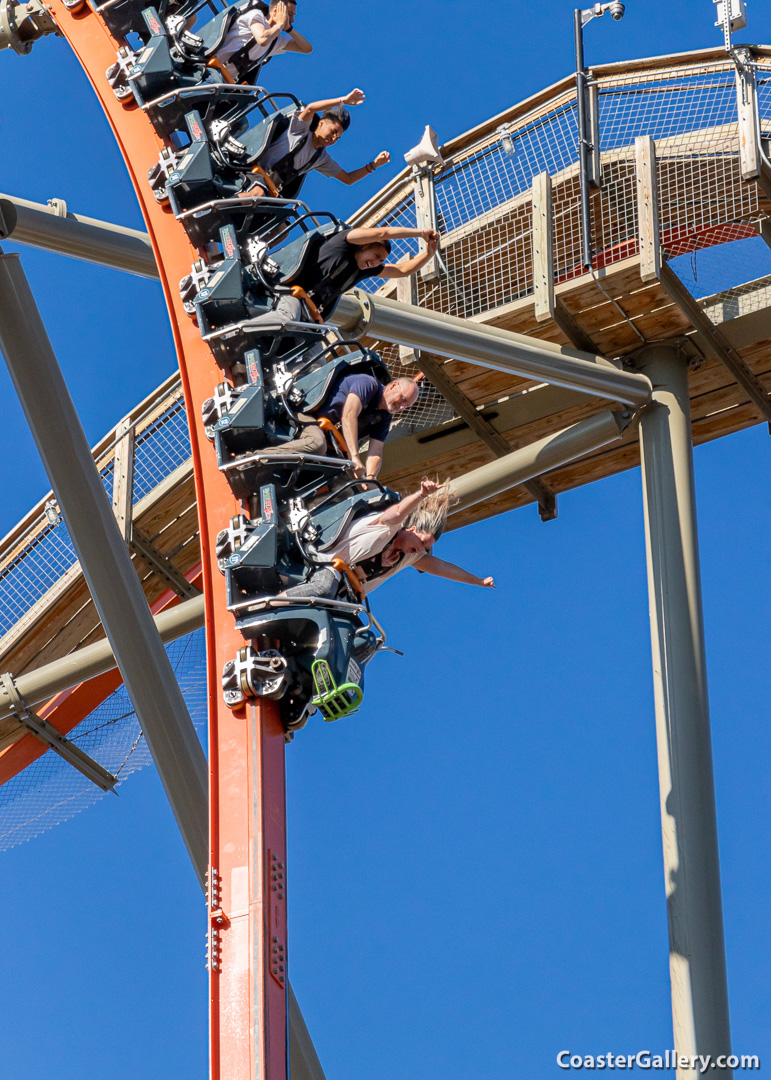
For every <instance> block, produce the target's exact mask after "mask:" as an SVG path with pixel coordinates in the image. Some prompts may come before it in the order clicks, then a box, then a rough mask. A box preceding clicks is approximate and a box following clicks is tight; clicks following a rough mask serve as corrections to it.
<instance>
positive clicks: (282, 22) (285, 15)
mask: <svg viewBox="0 0 771 1080" xmlns="http://www.w3.org/2000/svg"><path fill="white" fill-rule="evenodd" d="M268 19H269V22H270V24H271V26H280V27H281V28H282V29H283V28H284V27H285V26H287V25H288V23H289V11H288V9H287V6H286V4H285V3H284V2H283V0H280V3H278V4H276V6H275V7H274V8H273V10H272V11H271V13H270V15H269V16H268Z"/></svg>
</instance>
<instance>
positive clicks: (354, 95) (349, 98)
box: [342, 89, 367, 105]
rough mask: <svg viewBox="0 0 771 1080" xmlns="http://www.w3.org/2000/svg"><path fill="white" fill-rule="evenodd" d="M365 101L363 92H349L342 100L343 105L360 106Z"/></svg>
mask: <svg viewBox="0 0 771 1080" xmlns="http://www.w3.org/2000/svg"><path fill="white" fill-rule="evenodd" d="M366 100H367V95H366V94H365V93H364V91H363V90H358V89H357V90H351V92H350V94H346V95H345V97H344V98H343V99H342V102H343V105H361V104H362V102H364V101H366Z"/></svg>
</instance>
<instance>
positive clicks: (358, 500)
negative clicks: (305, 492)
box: [310, 481, 399, 551]
mask: <svg viewBox="0 0 771 1080" xmlns="http://www.w3.org/2000/svg"><path fill="white" fill-rule="evenodd" d="M352 483H353V484H357V485H358V484H365V483H367V481H353V482H352ZM370 483H371V481H370ZM398 501H399V495H398V494H397V493H396V492H395V491H390V490H389V489H388V488H381V487H379V486H371V487H369V488H368V489H366V490H364V491H356V492H354V493H353V494H351V488H350V486H347V487H346V488H342V489H341V490H340V491H339V492H337V493H336V494H335V496H334V497H333V499H332V501H330V502H328V503H326V502H325V503H322V504H321V505H320V506H319V507H317V508H316V509H315V510H311V512H310V521H311V524H312V525H313V527H314V528H315V529H316V531H317V533H318V538H317V539H316V541H315V545H314V546H315V547H316V548H318V549H319V550H321V551H330V550H331V549H332V548H333V547H334V545H335V544H336V543H338V542H339V540H340V537H341V536H342V535H343V534H344V533H345V531H346V530H347V529H348V528H350V526H351V524H352V523H353V522H354V521H355V520H356V519H357V518H360V517H363V516H364V515H365V514H376V513H382V512H383V511H384V510H386V509H387V508H388V507H389V506H391V505H393V503H396V502H398Z"/></svg>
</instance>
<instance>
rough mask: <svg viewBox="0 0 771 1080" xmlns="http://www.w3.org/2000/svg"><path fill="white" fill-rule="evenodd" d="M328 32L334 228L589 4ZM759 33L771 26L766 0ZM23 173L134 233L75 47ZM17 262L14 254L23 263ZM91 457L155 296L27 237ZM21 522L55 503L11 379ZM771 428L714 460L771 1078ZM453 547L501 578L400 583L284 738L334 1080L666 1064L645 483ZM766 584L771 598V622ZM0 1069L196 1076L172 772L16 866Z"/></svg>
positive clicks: (667, 34) (730, 812)
mask: <svg viewBox="0 0 771 1080" xmlns="http://www.w3.org/2000/svg"><path fill="white" fill-rule="evenodd" d="M301 10H302V12H303V14H302V17H301V19H298V25H299V26H300V27H301V28H302V29H303V30H307V34H308V36H309V37H310V38H311V40H313V41H314V43H315V44H316V46H317V50H316V53H315V54H314V56H313V57H311V58H309V59H302V58H282V59H281V60H279V61H277V62H276V63H275V64H274V65H272V66H271V68H270V69H268V70H269V72H270V75H271V78H272V79H273V80H274V85H275V86H276V87H277V88H282V89H283V88H290V89H292V90H294V91H295V92H296V93H297V94H298V96H300V97H301V98H304V99H305V100H311V99H313V98H315V97H323V96H326V95H327V94H330V95H338V94H342V93H344V92H345V91H346V90H348V89H350V88H351V87H352V86H354V85H359V86H362V87H363V88H364V89H365V90H366V91H367V93H368V97H369V100H368V103H367V105H366V106H365V107H364V108H363V109H361V110H359V111H358V113H357V114H356V116H355V124H354V125H353V126H352V128H351V131H350V132H349V133H348V134H347V135H346V138H345V141H344V142H343V143H341V146H340V152H339V156H340V159H341V160H342V161H343V163H344V164H345V165H346V166H348V165H351V166H354V167H355V166H357V165H359V164H361V163H362V162H363V161H366V160H368V159H369V158H371V157H372V156H374V154H375V153H376V152H377V151H378V150H380V149H383V148H389V149H391V151H392V153H393V155H394V158H395V164H394V165H393V166H392V167H391V168H392V172H391V173H389V172H388V171H384V172H382V173H380V174H379V176H378V179H377V180H372V181H365V182H363V183H362V184H361V185H359V186H358V187H357V188H351V189H347V188H344V187H342V186H341V185H337V184H335V183H334V182H332V181H323V180H319V181H316V180H314V181H313V184H312V185H311V184H309V185H308V187H307V188H306V194H307V196H308V199H309V201H310V202H311V203H313V204H314V205H316V206H317V207H319V208H322V207H323V208H325V209H333V210H335V211H336V212H338V213H339V214H340V215H345V214H346V213H348V212H350V211H351V210H353V209H354V208H355V207H356V206H357V205H358V204H359V203H360V202H362V201H364V199H366V198H368V197H369V195H370V194H372V193H374V191H375V190H376V188H377V186H378V183H379V180H380V179H382V180H383V181H385V180H387V179H388V176H389V175H390V174H392V173H393V172H395V171H396V170H397V169H398V168H399V164H400V162H401V154H402V153H403V152H404V151H405V150H407V149H409V147H410V146H412V145H413V144H414V143H415V142H416V141H417V140H418V138H419V137H420V134H421V132H422V129H423V126H424V125H425V124H426V123H431V124H432V125H433V126H434V127H435V128H436V130H437V131H438V132H439V135H440V138H441V139H449V138H450V137H452V136H453V135H456V134H459V133H461V132H462V131H464V130H465V129H467V128H468V127H470V126H472V125H473V124H475V123H477V122H479V121H481V120H483V119H485V118H486V117H487V116H489V115H491V114H493V113H495V112H498V111H499V110H501V109H503V108H505V107H506V106H507V105H509V104H511V103H513V102H515V101H517V100H520V99H521V98H523V97H526V96H527V95H528V94H530V93H532V92H534V91H536V90H538V89H539V88H541V87H542V86H544V85H546V84H548V83H550V82H553V81H556V80H557V79H558V78H560V77H561V76H563V75H564V74H566V73H567V72H568V71H569V70H570V67H571V64H572V38H571V19H572V8H571V7H570V6H568V5H566V4H564V3H557V2H556V0H545V2H544V3H540V4H531V5H527V6H526V5H522V4H510V3H506V4H504V3H502V2H495V3H492V4H489V5H488V6H486V7H484V8H478V7H472V6H470V5H465V4H461V3H458V2H457V0H444V2H441V3H440V2H438V0H431V2H424V3H420V4H410V5H408V4H406V3H404V2H402V0H397V2H393V3H385V2H381V3H377V4H375V3H373V2H371V0H367V2H365V3H362V4H358V5H355V6H354V5H350V4H345V5H344V4H341V3H338V4H333V3H331V2H330V0H325V2H323V3H319V4H313V3H312V0H305V2H304V3H303V5H302V9H301ZM712 19H713V5H712V4H711V3H710V2H709V0H672V2H669V3H663V2H655V3H654V2H639V0H638V2H635V0H630V3H629V4H628V7H627V15H626V18H625V19H624V21H623V22H621V23H619V24H616V23H611V22H610V21H609V20H608V19H604V20H602V21H601V22H595V23H594V24H593V25H592V26H591V27H590V28H589V29H588V30H587V58H588V60H589V61H590V62H592V61H595V62H599V61H602V60H615V59H622V58H626V57H633V56H644V55H655V54H658V53H661V52H664V51H667V52H677V51H684V50H686V49H689V48H696V47H701V46H705V45H713V44H715V45H716V44H719V41H720V36H719V33H718V31H717V30H715V29H714V28H713V27H712ZM742 36H743V37H744V39H745V40H752V41H766V42H768V41H771V12H769V9H768V7H765V6H764V5H761V3H760V2H759V0H755V2H754V3H751V5H750V27H749V30H748V31H747V32H745V34H744V35H742ZM0 93H1V94H2V99H1V100H2V103H3V104H2V107H0V189H1V190H3V191H7V192H10V193H13V194H18V195H23V196H25V197H27V198H32V199H38V200H41V201H45V199H46V198H48V197H51V196H58V197H60V198H65V199H66V200H67V201H68V203H69V205H70V208H71V209H73V210H75V211H80V212H83V213H87V214H91V215H92V216H95V217H104V218H108V219H112V220H115V221H118V222H120V223H123V224H133V225H137V226H138V225H140V219H139V214H138V210H137V208H136V204H135V202H134V197H133V194H132V192H131V189H130V186H129V183H128V180H127V178H126V176H125V174H124V172H123V168H122V165H121V162H120V160H119V158H118V154H117V151H116V150H115V148H114V145H113V143H112V138H111V136H110V133H109V131H108V129H107V125H106V123H105V122H104V120H103V119H102V117H101V114H100V113H99V110H98V107H97V105H96V103H95V100H94V99H93V96H92V93H91V91H90V89H89V87H88V85H87V84H86V81H85V79H84V78H83V77H82V75H81V73H80V71H79V69H78V68H77V65H76V64H75V62H74V60H73V58H72V57H71V55H70V54H69V52H68V49H67V47H66V46H65V45H64V44H63V43H62V42H59V41H56V40H53V39H50V40H47V41H45V42H43V43H41V44H39V45H37V46H36V47H35V49H34V50H33V52H32V54H31V55H30V56H29V57H26V58H19V57H16V56H14V55H12V54H9V53H5V54H3V55H2V56H0ZM7 247H8V248H11V245H7ZM22 254H23V261H24V266H25V268H26V270H27V273H28V275H29V278H30V280H31V282H32V285H33V288H34V290H35V292H36V295H37V297H38V302H39V305H40V307H41V309H42V311H43V314H44V317H45V319H46V323H47V326H48V329H49V333H50V335H51V338H52V340H53V342H54V345H55V347H56V349H57V353H58V355H59V358H60V361H61V363H62V366H63V368H64V371H65V374H66V377H67V379H68V382H69V384H70V387H71V389H72V393H73V397H74V398H75V401H76V404H77V406H78V408H79V410H80V412H81V416H82V418H83V421H84V425H85V427H86V430H87V433H88V435H89V438H90V439H91V441H92V442H95V441H96V440H97V439H98V438H99V437H100V436H101V435H102V434H103V433H104V432H105V431H106V430H107V429H108V428H109V427H111V426H112V425H113V424H114V423H115V422H116V421H117V420H118V419H119V418H120V416H122V415H123V414H124V413H125V412H127V411H128V410H129V409H130V408H131V407H132V406H133V405H134V404H135V403H136V401H137V400H138V399H139V398H140V397H141V396H143V395H144V394H146V393H148V392H149V391H151V390H152V389H153V388H154V387H155V386H156V385H157V384H158V383H159V382H160V381H161V380H162V379H163V378H164V377H165V376H166V375H167V374H169V373H170V372H171V370H172V367H173V363H174V360H173V355H172V352H171V346H170V335H169V332H168V328H167V325H166V321H165V314H164V311H163V306H162V301H161V296H160V291H159V289H158V287H157V286H156V285H154V284H153V283H151V282H144V281H141V280H139V279H135V278H131V277H128V276H125V275H120V274H118V273H115V272H111V271H107V270H100V269H97V268H91V267H88V266H86V265H84V264H81V263H75V262H69V261H66V260H64V259H61V258H59V257H56V256H49V255H44V254H42V253H37V252H33V251H30V250H24V251H23V253H22ZM0 394H2V400H3V402H4V403H5V408H4V424H3V426H2V429H0V446H1V448H2V455H3V456H2V460H3V462H4V468H3V479H4V483H3V501H2V504H0V533H5V532H7V531H8V529H10V528H11V527H12V526H13V525H14V524H15V523H16V521H17V520H18V519H19V518H20V517H21V516H22V515H23V514H24V513H25V511H26V510H27V509H28V508H29V507H30V505H31V504H32V503H33V502H34V501H35V500H37V498H39V497H40V496H41V495H43V494H44V493H45V491H46V490H47V488H48V485H47V483H46V480H45V477H44V474H43V471H42V468H41V466H40V464H39V461H38V459H37V456H36V453H35V450H34V447H33V445H32V441H31V439H30V437H29V435H28V432H27V430H26V426H25V422H24V420H23V417H22V415H21V411H20V409H19V408H18V406H17V404H16V402H15V400H14V397H13V391H12V389H11V387H10V384H9V382H8V380H7V377H6V374H5V371H4V370H2V371H0ZM769 456H770V455H769V437H768V432H767V429H766V428H765V427H764V426H758V427H756V428H754V429H752V430H750V431H747V432H744V433H741V434H738V435H735V436H732V437H730V438H728V439H724V440H721V441H720V442H718V443H713V444H711V445H709V446H706V447H702V448H700V449H699V450H697V452H696V475H697V488H698V499H699V513H700V532H701V542H702V564H703V565H702V569H703V577H704V591H705V618H706V629H707V644H708V658H709V678H710V692H711V704H712V714H713V741H714V747H715V771H716V786H717V801H718V819H719V825H720V841H721V860H722V871H723V888H724V903H725V919H726V938H727V952H728V971H729V984H730V994H731V1009H732V1022H733V1033H734V1046H735V1048H736V1050H737V1052H739V1053H755V1054H759V1055H760V1058H761V1061H762V1062H763V1061H765V1063H766V1067H768V1062H769V1061H771V1031H770V1029H769V1025H768V1014H769V991H770V990H771V985H769V984H770V983H771V977H770V976H769V972H770V971H771V946H770V945H769V935H768V899H767V898H768V894H769V888H770V887H771V870H769V867H771V836H769V830H768V804H767V797H766V795H765V792H766V791H767V788H768V777H769V771H770V769H771V740H769V734H768V707H767V699H768V680H767V675H766V672H767V670H768V660H767V657H768V632H767V615H768V612H767V608H768V605H767V590H766V585H767V580H768V544H767V535H768V513H767V503H768V499H767V490H768V482H767V477H768V467H769ZM441 554H442V555H443V556H444V557H446V558H450V559H454V560H456V561H458V562H461V563H463V564H464V565H468V566H470V567H471V568H473V569H475V570H478V571H479V572H480V573H492V574H494V575H495V577H496V580H497V582H498V586H499V588H498V590H497V591H496V592H486V591H482V590H474V589H464V588H462V587H460V586H457V587H453V586H451V585H449V584H447V583H441V582H438V581H433V580H426V579H425V578H424V577H421V578H418V576H417V575H415V574H411V573H409V572H408V573H405V574H403V575H401V576H400V577H399V578H397V579H396V581H395V582H393V583H392V584H389V585H388V586H387V587H386V588H384V589H382V590H381V591H380V592H379V593H378V594H377V608H376V610H377V614H378V617H379V618H380V619H381V621H383V622H384V624H385V625H386V627H387V628H388V630H389V632H390V637H391V641H392V643H393V644H394V645H395V646H397V647H399V648H402V649H404V650H405V653H406V655H405V657H404V658H403V659H399V658H397V657H394V656H389V655H386V656H384V657H380V658H378V659H377V660H376V661H375V662H374V663H373V665H372V667H371V668H370V669H369V674H368V685H367V697H366V702H365V707H364V709H363V710H362V712H361V713H360V714H359V715H358V716H357V717H355V718H353V719H352V720H350V721H348V722H344V723H339V724H334V725H324V724H322V723H321V722H319V721H316V722H314V723H312V724H311V725H309V727H308V728H307V729H306V730H305V731H303V732H302V733H300V735H299V736H298V737H297V738H296V739H295V741H294V743H293V744H292V745H291V746H290V747H289V750H288V754H287V761H288V778H289V826H290V862H289V867H290V875H291V879H290V885H291V893H290V898H291V916H290V917H291V935H292V936H291V944H290V955H291V971H292V981H293V984H294V986H295V989H296V991H297V994H298V997H299V998H300V1002H301V1005H302V1007H303V1010H304V1012H305V1014H306V1018H307V1021H308V1024H309V1026H310V1029H311V1032H312V1034H313V1036H314V1039H315V1042H316V1045H317V1048H318V1050H319V1053H320V1056H321V1059H322V1061H323V1063H324V1065H325V1068H326V1070H327V1076H328V1078H329V1080H358V1078H360V1077H361V1076H362V1074H363V1073H364V1072H365V1071H366V1075H367V1077H368V1080H394V1078H398V1080H408V1078H410V1080H411V1078H412V1077H415V1076H420V1077H421V1078H426V1080H433V1078H439V1077H441V1078H442V1080H461V1078H463V1080H466V1078H468V1077H480V1078H481V1077H485V1078H486V1077H489V1076H491V1075H498V1076H512V1077H526V1078H528V1080H542V1078H551V1077H556V1076H561V1075H563V1074H562V1073H561V1071H560V1070H559V1069H558V1068H557V1066H556V1063H555V1056H556V1054H557V1052H558V1051H559V1050H562V1049H568V1050H571V1051H573V1052H579V1053H605V1052H607V1051H608V1050H610V1051H612V1052H613V1053H634V1052H636V1051H638V1050H643V1049H650V1050H651V1051H654V1052H655V1051H663V1050H664V1049H666V1048H667V1047H670V1046H671V1045H672V1037H671V1021H670V1012H669V986H668V967H667V931H666V912H665V903H664V886H663V873H662V858H661V840H660V826H659V809H658V788H657V778H656V757H655V737H654V726H653V707H652V693H651V682H650V652H649V636H648V625H647V596H646V582H645V564H644V549H643V526H642V508H641V499H640V479H639V473H638V472H637V471H635V472H631V473H628V474H624V475H622V476H619V477H615V478H612V479H609V480H606V481H603V482H602V483H599V484H595V485H593V486H591V487H589V488H586V489H583V490H580V491H576V492H572V493H569V494H567V495H564V496H562V497H561V499H560V517H559V519H558V521H556V522H553V523H550V524H547V525H543V524H541V523H540V522H539V520H538V517H537V514H536V512H535V510H534V509H533V508H529V509H526V510H524V511H519V512H517V513H515V514H509V515H505V516H503V517H501V518H498V519H496V520H494V521H491V522H487V523H485V524H482V525H479V526H475V527H474V528H472V529H467V530H463V531H462V532H460V533H456V534H452V535H450V536H448V537H447V538H446V539H444V540H443V541H442V550H441ZM764 601H765V610H764ZM2 861H3V881H4V885H5V887H4V898H5V911H6V917H5V925H6V934H5V941H4V948H3V959H2V961H1V962H0V970H2V978H0V1015H3V1016H4V1017H5V1018H6V1022H5V1024H4V1031H3V1069H2V1073H0V1075H2V1076H8V1077H9V1078H11V1077H12V1078H13V1080H33V1078H34V1080H54V1078H55V1080H81V1078H85V1077H91V1076H95V1075H109V1076H110V1077H112V1078H113V1080H124V1078H129V1077H131V1078H132V1080H133V1078H135V1077H142V1078H143V1080H156V1078H158V1080H160V1078H164V1080H167V1078H169V1077H177V1076H179V1077H182V1076H184V1077H186V1078H194V1077H201V1078H203V1077H204V1076H205V1075H206V973H205V968H204V963H205V959H204V957H205V946H204V936H203V935H204V907H203V901H202V898H201V895H200V892H199V891H198V888H197V885H196V883H195V879H194V877H193V874H192V871H191V870H190V868H189V866H188V864H187V861H186V855H185V853H184V850H183V848H182V845H181V842H180V841H179V839H178V836H177V835H176V832H175V827H174V824H173V821H172V818H171V814H170V812H169V811H168V808H167V806H166V805H165V803H164V799H163V796H162V793H161V790H160V785H159V783H158V781H157V777H156V776H155V775H154V773H153V771H152V769H147V770H145V771H144V772H142V773H139V774H138V775H137V776H135V777H134V778H132V780H131V781H130V782H128V783H127V784H126V785H125V786H124V787H123V788H122V789H121V796H120V799H115V798H112V797H110V798H105V799H103V800H101V802H99V803H98V804H97V805H96V806H95V807H93V808H91V809H89V810H88V811H86V812H84V813H83V814H80V815H79V816H78V817H76V818H75V819H73V820H72V821H70V822H68V823H66V824H64V825H62V826H60V827H59V828H57V829H55V830H53V831H51V832H48V833H46V834H44V835H43V836H41V837H40V838H38V839H37V840H35V841H33V842H32V843H29V844H26V845H23V846H21V847H19V848H15V849H13V850H12V851H10V852H8V853H6V854H4V855H3V856H2Z"/></svg>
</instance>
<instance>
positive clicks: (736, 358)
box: [661, 266, 771, 424]
mask: <svg viewBox="0 0 771 1080" xmlns="http://www.w3.org/2000/svg"><path fill="white" fill-rule="evenodd" d="M661 281H662V284H663V285H664V287H665V288H666V289H667V291H668V292H669V294H670V295H671V297H672V299H673V300H674V301H675V302H676V303H677V305H678V306H679V307H680V308H681V310H682V311H683V312H684V314H685V315H687V317H688V319H689V321H690V322H691V323H692V325H693V326H694V327H695V329H696V330H698V332H699V340H700V341H701V342H702V343H703V345H704V347H705V348H706V349H707V351H708V352H709V353H710V355H711V356H714V357H715V359H716V360H719V361H720V362H721V364H724V365H725V366H726V367H727V368H728V370H729V371H730V372H731V374H732V375H733V377H734V379H736V381H737V382H738V383H739V384H740V385H741V386H742V388H743V389H744V390H745V392H746V394H747V396H748V397H749V399H750V400H751V401H752V402H753V404H754V405H755V406H756V408H757V410H758V413H759V415H760V416H763V417H765V418H766V420H768V422H769V423H770V424H771V398H769V395H768V393H767V391H766V390H765V388H764V387H763V386H762V385H761V384H760V383H759V382H758V379H757V378H756V376H755V375H754V373H753V372H752V371H751V370H750V369H749V368H748V367H747V365H746V364H745V363H744V360H743V359H742V357H741V355H740V354H739V353H737V352H736V350H735V349H732V348H731V346H730V345H729V344H728V342H727V341H726V339H725V338H724V337H723V335H722V334H721V332H720V330H719V328H718V327H717V326H715V325H714V323H712V322H710V320H709V319H708V318H707V316H706V315H705V314H704V312H703V311H702V308H701V306H700V305H699V303H698V301H697V300H694V298H693V297H692V296H691V294H690V293H689V292H688V290H687V289H686V288H685V286H684V285H683V283H682V282H681V281H680V279H679V277H678V276H677V274H675V273H674V271H673V270H672V269H670V267H669V266H662V268H661Z"/></svg>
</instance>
